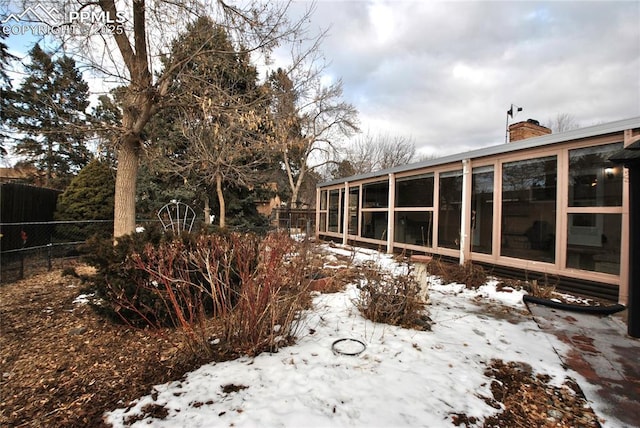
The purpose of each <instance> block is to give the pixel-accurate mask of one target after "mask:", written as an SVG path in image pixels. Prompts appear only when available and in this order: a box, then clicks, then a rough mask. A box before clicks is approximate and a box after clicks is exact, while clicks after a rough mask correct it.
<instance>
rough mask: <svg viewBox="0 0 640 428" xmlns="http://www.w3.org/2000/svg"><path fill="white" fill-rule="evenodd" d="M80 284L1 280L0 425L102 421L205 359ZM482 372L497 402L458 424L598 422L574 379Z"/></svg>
mask: <svg viewBox="0 0 640 428" xmlns="http://www.w3.org/2000/svg"><path fill="white" fill-rule="evenodd" d="M76 271H77V272H79V273H82V272H86V271H87V268H86V267H83V266H78V267H76ZM85 287H87V284H85V283H83V281H81V280H80V279H79V278H77V277H73V276H63V275H62V273H61V271H60V270H57V271H53V272H46V273H42V274H39V275H36V276H33V277H31V278H29V279H25V280H22V281H20V282H16V283H12V284H7V285H1V286H0V333H1V334H0V374H1V376H2V377H1V378H0V394H1V395H0V426H11V427H43V426H47V427H53V426H55V427H104V426H106V424H105V423H104V422H103V421H102V415H103V413H104V412H105V411H110V410H113V409H115V408H118V407H124V406H126V405H127V403H128V402H129V401H131V400H134V399H136V398H139V397H140V396H142V395H145V394H148V393H149V392H150V391H151V387H152V386H153V385H156V384H160V383H165V382H168V381H170V380H175V379H179V378H180V377H181V376H183V375H184V374H185V373H186V372H188V371H191V370H193V369H194V368H196V367H198V366H200V365H201V364H202V363H203V362H204V361H195V360H194V358H193V357H191V356H190V354H189V353H188V352H186V351H183V350H181V349H182V348H181V347H180V346H179V345H178V344H179V343H181V338H180V335H179V333H177V332H175V331H170V330H166V331H162V332H160V333H158V332H151V331H146V330H139V329H133V328H130V327H127V326H126V325H122V324H118V323H114V322H113V321H111V320H108V319H105V318H103V317H101V316H99V315H98V314H97V313H96V312H95V311H94V310H93V309H92V308H91V307H90V306H89V305H87V304H78V303H74V299H76V297H77V296H78V295H79V294H81V292H82V290H83V288H85ZM486 374H487V376H489V377H490V378H493V379H495V380H493V381H492V382H493V383H492V384H491V390H492V392H493V397H486V400H487V402H488V403H489V404H490V405H493V406H494V407H496V409H500V410H499V411H498V412H497V414H496V415H495V416H492V417H491V418H487V420H477V419H475V418H469V417H467V416H466V415H464V414H461V413H453V414H452V422H453V423H454V424H455V425H458V426H485V427H494V426H495V427H505V426H523V427H525V426H526V427H529V426H541V427H542V426H560V427H564V426H567V427H568V426H576V425H575V424H577V425H579V426H584V427H597V426H599V423H598V420H597V418H596V416H595V415H594V414H593V411H592V410H591V409H590V408H589V407H588V406H587V405H586V401H585V400H584V398H583V396H582V394H581V392H580V390H579V387H578V386H577V385H576V384H573V383H572V384H570V385H568V386H565V387H562V388H558V387H555V386H551V385H549V384H548V380H549V379H548V378H546V377H544V376H539V375H538V376H536V375H534V374H533V373H532V371H531V369H530V368H523V367H522V366H521V365H518V364H517V363H504V362H501V361H493V362H491V364H490V366H489V367H488V368H487V372H486ZM132 422H133V421H132Z"/></svg>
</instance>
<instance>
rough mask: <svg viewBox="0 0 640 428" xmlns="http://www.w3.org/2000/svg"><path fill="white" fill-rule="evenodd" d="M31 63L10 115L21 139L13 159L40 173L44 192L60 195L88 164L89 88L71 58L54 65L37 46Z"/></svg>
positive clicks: (51, 59)
mask: <svg viewBox="0 0 640 428" xmlns="http://www.w3.org/2000/svg"><path fill="white" fill-rule="evenodd" d="M30 57H31V62H30V63H29V64H28V65H27V66H26V73H27V74H28V77H27V78H26V79H25V80H24V82H23V83H22V85H21V86H20V88H18V89H17V90H16V92H15V101H14V104H13V107H12V109H11V112H10V123H11V125H12V126H13V128H14V129H15V130H16V131H17V134H18V135H22V137H20V138H18V142H17V144H16V154H18V155H21V156H23V157H24V158H25V159H26V162H27V163H30V164H32V165H33V166H35V167H36V168H37V170H38V171H40V173H41V174H42V175H43V176H44V179H43V184H44V185H45V186H46V187H53V188H60V189H63V188H64V187H65V186H66V185H67V184H68V182H69V181H70V180H71V178H72V177H73V175H74V174H75V173H77V172H78V171H79V170H80V169H81V168H82V167H84V166H85V165H87V163H89V161H90V160H91V158H92V155H91V152H90V150H89V149H88V147H87V144H86V141H87V137H88V131H89V127H88V123H89V121H88V116H87V113H86V110H87V107H88V106H89V100H88V97H89V86H88V85H87V83H86V82H85V81H84V80H83V79H82V75H81V73H80V71H79V70H78V69H77V67H76V64H75V61H74V60H73V59H71V58H70V57H67V56H62V57H60V58H58V59H55V60H54V58H53V56H52V54H50V53H47V52H45V51H44V50H42V48H40V46H39V45H35V46H34V48H33V49H32V50H31V52H30Z"/></svg>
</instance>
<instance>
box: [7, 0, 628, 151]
mask: <svg viewBox="0 0 640 428" xmlns="http://www.w3.org/2000/svg"><path fill="white" fill-rule="evenodd" d="M211 1H212V0H211ZM311 5H312V3H311V2H310V1H306V0H298V1H294V2H293V4H292V7H291V9H290V13H291V15H292V17H295V16H296V15H299V14H301V13H302V11H304V10H305V9H306V8H308V7H309V6H311ZM639 23H640V1H638V0H636V1H617V2H616V1H604V2H596V1H575V2H569V1H551V2H526V1H451V0H449V1H443V2H433V1H420V0H396V1H384V0H381V1H364V0H351V1H349V0H334V1H327V0H319V1H317V2H316V3H315V13H314V14H313V15H312V18H311V22H310V23H309V25H310V29H311V30H319V29H327V28H329V34H328V37H327V38H326V39H325V41H324V42H323V45H322V51H323V52H324V56H325V57H326V60H327V61H328V62H329V66H328V68H327V70H326V72H327V75H328V76H327V78H328V79H329V80H330V79H333V80H337V79H342V80H343V88H344V97H345V99H346V101H348V102H350V103H351V104H353V105H354V106H355V107H356V109H357V110H358V111H359V119H360V126H361V128H362V130H363V131H370V132H371V133H373V134H388V135H390V136H392V137H393V136H403V137H407V138H409V137H410V138H412V139H413V141H414V142H415V144H416V146H417V147H418V149H419V155H420V156H425V155H426V156H442V155H447V154H453V153H460V152H464V151H467V150H471V149H476V148H480V147H487V146H493V145H496V144H501V143H503V142H504V139H505V127H506V120H507V114H506V112H507V110H508V109H509V107H510V105H511V103H514V104H516V105H517V106H520V107H522V108H523V111H522V112H521V113H519V114H518V115H517V116H516V117H515V118H514V119H512V120H511V122H517V121H522V120H527V119H529V118H533V119H537V120H539V121H540V122H542V123H543V124H549V122H550V121H551V120H553V119H554V118H555V117H556V116H557V115H558V114H560V113H563V114H570V115H571V116H572V117H573V118H574V119H575V121H576V122H577V123H578V124H579V125H580V126H589V125H594V124H599V123H603V122H610V121H614V120H619V119H627V118H630V117H634V116H640V24H639ZM29 41H30V40H29V39H26V38H22V39H21V38H20V37H17V38H16V37H10V38H9V39H8V41H7V42H8V44H9V46H10V47H11V48H13V49H14V50H22V51H24V53H26V51H27V50H28V48H27V47H26V45H28V43H27V42H29ZM21 44H22V45H23V46H21ZM92 83H93V84H92V87H93V86H95V82H92Z"/></svg>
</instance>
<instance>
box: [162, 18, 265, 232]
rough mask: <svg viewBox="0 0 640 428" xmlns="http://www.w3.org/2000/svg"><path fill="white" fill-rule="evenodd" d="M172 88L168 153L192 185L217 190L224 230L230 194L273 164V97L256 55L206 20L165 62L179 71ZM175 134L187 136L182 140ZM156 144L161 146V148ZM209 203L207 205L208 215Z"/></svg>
mask: <svg viewBox="0 0 640 428" xmlns="http://www.w3.org/2000/svg"><path fill="white" fill-rule="evenodd" d="M176 64H180V68H179V70H180V74H179V75H177V74H176V75H175V76H174V78H173V79H172V85H171V87H170V99H171V103H172V104H173V105H174V106H176V108H175V109H174V110H173V114H171V113H168V114H166V115H165V117H167V118H171V120H168V119H163V122H165V124H170V126H171V128H170V132H168V133H167V134H166V135H173V137H172V138H170V141H171V144H174V146H173V147H172V150H173V152H172V153H170V154H169V153H168V154H167V155H168V156H166V157H167V158H168V159H170V160H172V167H173V168H174V170H175V171H176V172H179V173H180V174H182V176H183V177H184V178H185V179H186V180H192V181H193V180H197V183H198V184H199V185H200V186H201V187H204V188H209V189H213V188H215V191H216V195H217V202H218V204H217V206H218V214H219V215H218V220H219V224H220V226H221V227H225V226H226V224H225V221H226V212H227V207H226V201H225V191H227V190H228V189H229V188H241V187H245V188H252V187H256V186H257V185H259V184H261V183H263V182H264V181H262V180H261V179H260V176H261V172H262V171H263V169H264V165H265V164H266V163H267V162H268V160H269V152H270V148H269V144H268V143H269V138H268V135H267V131H268V128H269V118H268V114H267V113H268V98H267V97H266V96H265V93H264V90H263V88H261V87H260V86H259V85H258V84H257V77H258V74H257V70H256V68H255V66H253V65H252V64H251V59H250V55H249V53H248V52H247V51H245V50H243V49H242V48H241V47H238V46H235V45H234V43H233V41H232V40H231V38H230V37H229V35H228V33H227V32H226V30H225V29H224V28H223V27H221V26H218V25H216V24H214V23H213V21H212V20H211V19H209V18H206V17H203V18H199V19H198V20H197V21H195V22H194V23H193V24H191V25H190V26H189V27H188V28H187V31H186V32H185V34H183V35H182V36H181V37H180V38H178V39H177V40H176V41H175V42H174V44H173V48H172V54H171V56H170V57H169V58H168V60H167V61H166V62H165V67H166V68H168V69H175V70H178V68H177V67H176ZM176 132H177V133H180V134H181V135H182V137H181V138H175V137H176V135H175V134H176ZM156 146H158V145H157V144H156ZM207 206H208V201H205V211H206V210H207V208H206V207H207Z"/></svg>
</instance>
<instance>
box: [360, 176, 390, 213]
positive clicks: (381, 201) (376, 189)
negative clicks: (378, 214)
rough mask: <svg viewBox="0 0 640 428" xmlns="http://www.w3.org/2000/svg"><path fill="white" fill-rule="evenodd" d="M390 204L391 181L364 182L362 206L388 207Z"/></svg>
mask: <svg viewBox="0 0 640 428" xmlns="http://www.w3.org/2000/svg"><path fill="white" fill-rule="evenodd" d="M388 205H389V183H388V182H387V181H381V182H379V183H371V184H364V185H363V186H362V208H386V207H387V206H388Z"/></svg>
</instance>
